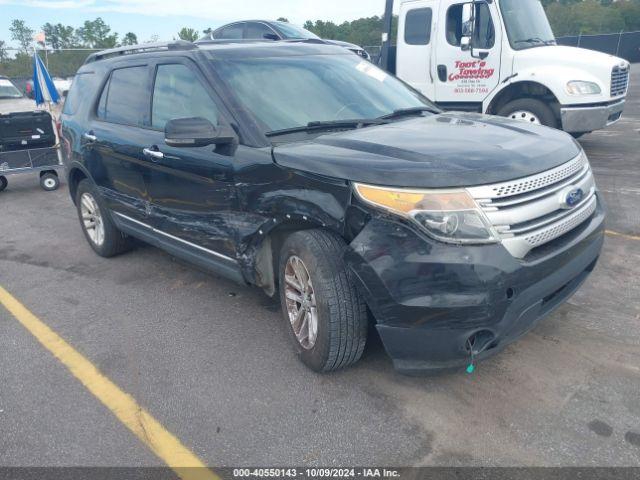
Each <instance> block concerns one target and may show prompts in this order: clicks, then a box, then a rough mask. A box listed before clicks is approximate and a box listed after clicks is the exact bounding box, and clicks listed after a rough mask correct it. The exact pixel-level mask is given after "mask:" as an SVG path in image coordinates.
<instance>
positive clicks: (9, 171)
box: [0, 145, 63, 192]
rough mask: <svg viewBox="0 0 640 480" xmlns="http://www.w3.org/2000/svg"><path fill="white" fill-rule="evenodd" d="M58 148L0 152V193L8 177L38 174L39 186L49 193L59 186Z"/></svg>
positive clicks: (59, 161) (59, 164)
mask: <svg viewBox="0 0 640 480" xmlns="http://www.w3.org/2000/svg"><path fill="white" fill-rule="evenodd" d="M62 166H63V165H62V162H61V160H60V154H59V148H58V146H57V145H56V146H53V147H45V148H31V149H25V150H12V151H5V152H0V192H2V191H3V190H4V189H6V188H7V185H8V184H9V181H8V180H7V177H8V176H9V175H18V174H23V173H25V174H26V173H38V175H39V176H40V186H41V187H42V189H43V190H45V191H47V192H51V191H53V190H57V189H58V187H59V186H60V179H59V177H58V170H59V169H60V168H62Z"/></svg>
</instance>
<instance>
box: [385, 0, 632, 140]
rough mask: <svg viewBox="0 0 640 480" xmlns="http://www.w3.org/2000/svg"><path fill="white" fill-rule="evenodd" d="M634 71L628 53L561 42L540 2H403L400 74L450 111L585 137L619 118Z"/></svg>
mask: <svg viewBox="0 0 640 480" xmlns="http://www.w3.org/2000/svg"><path fill="white" fill-rule="evenodd" d="M388 18H390V17H389V13H388ZM383 66H384V65H383ZM629 70H630V66H629V63H628V62H627V61H626V60H623V59H621V58H617V57H615V56H612V55H607V54H604V53H600V52H595V51H592V50H585V49H580V48H574V47H565V46H559V45H557V43H556V40H555V37H554V35H553V32H552V30H551V26H550V25H549V21H548V19H547V17H546V14H545V12H544V9H543V7H542V5H541V3H540V1H539V0H482V1H478V0H476V1H462V0H402V1H401V3H400V16H399V26H398V39H397V56H396V68H395V73H396V75H397V76H398V77H400V78H401V79H402V80H404V81H406V82H408V83H409V84H410V85H412V86H413V87H415V88H416V89H418V90H420V91H421V92H422V93H424V94H425V95H426V96H427V97H429V98H431V99H432V100H434V101H435V102H436V103H437V104H438V106H440V107H441V108H444V109H446V110H463V111H474V112H482V113H487V114H493V115H501V116H505V117H510V118H514V119H518V120H523V121H527V122H530V123H535V124H543V125H546V126H550V127H554V128H560V129H562V130H564V131H566V132H569V133H572V134H574V136H579V135H581V134H584V133H588V132H592V131H594V130H597V129H601V128H604V127H607V126H609V125H611V124H613V123H615V122H617V121H618V120H619V119H620V117H621V115H622V112H623V109H624V104H625V97H626V94H627V89H628V83H629Z"/></svg>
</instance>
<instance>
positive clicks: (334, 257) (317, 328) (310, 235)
mask: <svg viewBox="0 0 640 480" xmlns="http://www.w3.org/2000/svg"><path fill="white" fill-rule="evenodd" d="M345 249H346V245H345V243H344V242H343V241H342V239H341V238H340V237H338V236H336V235H334V234H332V233H329V232H327V231H324V230H305V231H301V232H296V233H294V234H292V235H291V236H290V237H289V238H287V240H286V241H285V243H284V245H283V246H282V250H281V252H280V262H279V274H280V301H281V304H282V310H283V313H284V317H285V320H286V322H287V325H288V329H289V332H290V334H291V338H292V340H293V343H294V345H295V347H296V351H297V353H298V355H299V357H300V359H301V360H302V362H303V363H304V364H305V365H307V366H308V367H309V368H310V369H312V370H314V371H316V372H330V371H333V370H338V369H341V368H345V367H348V366H350V365H352V364H354V363H356V362H357V361H358V360H359V359H360V357H361V356H362V353H363V352H364V347H365V343H366V340H367V311H366V306H365V304H364V301H363V300H362V297H361V296H360V293H359V292H358V290H357V288H356V286H355V285H354V283H353V282H352V279H351V275H350V274H349V272H348V270H347V267H346V266H345V264H344V261H343V255H344V252H345Z"/></svg>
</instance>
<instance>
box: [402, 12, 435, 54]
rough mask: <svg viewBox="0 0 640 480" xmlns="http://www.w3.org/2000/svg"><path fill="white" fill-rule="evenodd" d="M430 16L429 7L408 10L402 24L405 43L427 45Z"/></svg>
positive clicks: (429, 32)
mask: <svg viewBox="0 0 640 480" xmlns="http://www.w3.org/2000/svg"><path fill="white" fill-rule="evenodd" d="M432 17H433V14H432V11H431V9H430V8H417V9H415V10H409V11H408V12H407V16H406V18H405V24H404V42H405V43H406V44H407V45H429V42H430V41H431V20H432Z"/></svg>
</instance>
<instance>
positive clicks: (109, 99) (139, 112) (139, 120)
mask: <svg viewBox="0 0 640 480" xmlns="http://www.w3.org/2000/svg"><path fill="white" fill-rule="evenodd" d="M147 76H148V68H147V67H146V66H142V67H127V68H119V69H117V70H114V71H113V72H111V78H110V79H109V82H108V83H107V85H105V87H104V90H103V92H102V95H101V97H100V102H99V104H98V110H97V116H98V118H100V119H103V120H106V121H107V122H112V123H120V124H123V125H132V126H138V127H141V126H144V125H145V119H146V118H145V117H146V116H147V115H146V113H147V108H148V107H147V105H148V96H149V94H148V92H147Z"/></svg>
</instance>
